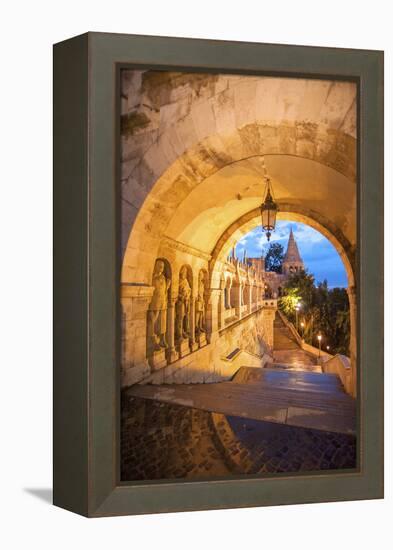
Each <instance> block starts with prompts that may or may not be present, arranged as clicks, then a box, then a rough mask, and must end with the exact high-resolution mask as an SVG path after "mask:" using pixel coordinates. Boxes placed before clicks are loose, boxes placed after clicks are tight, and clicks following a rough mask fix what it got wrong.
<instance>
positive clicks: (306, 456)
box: [121, 393, 356, 481]
mask: <svg viewBox="0 0 393 550" xmlns="http://www.w3.org/2000/svg"><path fill="white" fill-rule="evenodd" d="M227 421H228V424H229V426H230V429H232V431H233V436H234V438H236V439H237V440H238V442H239V445H237V446H236V448H235V446H234V451H233V452H238V449H239V446H240V448H243V449H246V450H247V456H248V457H249V458H248V460H247V464H245V465H244V468H243V470H241V469H240V473H250V474H251V473H261V474H270V473H275V472H277V473H278V472H299V471H310V470H330V469H337V468H354V467H355V464H356V440H355V437H353V436H350V435H343V434H333V433H329V432H321V431H319V430H310V429H304V428H294V427H291V426H286V425H279V424H273V423H269V422H263V421H257V420H249V419H244V418H239V417H227ZM231 452H232V451H231V449H229V451H228V449H223V445H222V441H220V440H219V438H218V436H217V432H216V430H215V428H214V424H213V421H212V415H211V413H209V412H207V411H202V410H198V409H193V408H190V407H186V406H181V405H173V404H168V403H161V402H159V401H153V400H149V399H143V398H139V397H132V396H127V394H125V393H124V394H123V396H122V420H121V479H122V480H124V481H126V480H128V481H132V480H147V479H151V480H154V479H174V478H192V479H198V478H199V479H202V478H214V477H225V476H228V475H230V474H231V473H235V472H237V473H239V467H238V466H239V461H238V458H239V457H238V456H237V457H232V456H231ZM232 459H233V460H232ZM235 459H236V461H237V468H235V467H234V464H235ZM240 466H241V463H240Z"/></svg>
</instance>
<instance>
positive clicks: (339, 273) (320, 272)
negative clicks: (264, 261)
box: [236, 220, 348, 288]
mask: <svg viewBox="0 0 393 550" xmlns="http://www.w3.org/2000/svg"><path fill="white" fill-rule="evenodd" d="M291 227H292V230H293V233H294V235H295V239H296V242H297V245H298V248H299V252H300V255H301V256H302V259H303V262H304V264H305V267H306V268H307V269H308V271H309V273H312V274H313V275H314V277H315V281H316V282H320V281H323V280H324V279H327V282H328V285H329V287H330V288H334V287H347V286H348V283H347V275H346V273H345V268H344V265H343V263H342V261H341V258H340V256H339V255H338V252H337V251H336V249H335V248H334V246H333V245H332V244H331V243H330V241H328V240H327V239H326V237H324V236H323V235H322V234H321V233H319V231H316V230H315V229H313V228H312V227H310V226H309V225H306V224H304V223H295V222H288V221H284V220H280V221H278V222H277V224H276V229H275V231H273V233H272V236H271V238H270V242H271V243H274V242H279V243H280V244H282V245H283V247H284V252H286V249H287V242H288V237H289V231H290V228H291ZM267 249H268V242H267V238H266V234H265V233H263V232H262V229H261V228H260V227H257V228H256V229H254V230H253V231H250V233H247V235H245V236H244V237H243V238H242V239H241V240H240V241H239V242H238V243H237V245H236V255H237V256H238V257H239V258H242V257H243V254H244V250H247V256H248V257H249V258H252V257H258V256H260V255H261V253H262V252H263V254H264V255H266V251H267Z"/></svg>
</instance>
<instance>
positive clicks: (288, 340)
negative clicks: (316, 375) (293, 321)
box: [273, 312, 322, 372]
mask: <svg viewBox="0 0 393 550" xmlns="http://www.w3.org/2000/svg"><path fill="white" fill-rule="evenodd" d="M273 366H274V367H279V368H281V369H288V370H300V371H302V370H303V371H309V372H322V369H321V367H320V366H319V365H318V364H317V357H315V356H314V355H312V354H311V353H308V352H306V351H304V350H303V349H302V348H301V347H300V344H299V342H298V341H297V340H296V337H295V335H294V334H293V332H292V331H291V330H290V329H289V328H288V326H287V325H286V324H285V323H284V321H283V319H282V317H281V315H280V314H279V313H278V312H277V313H276V318H275V320H274V324H273Z"/></svg>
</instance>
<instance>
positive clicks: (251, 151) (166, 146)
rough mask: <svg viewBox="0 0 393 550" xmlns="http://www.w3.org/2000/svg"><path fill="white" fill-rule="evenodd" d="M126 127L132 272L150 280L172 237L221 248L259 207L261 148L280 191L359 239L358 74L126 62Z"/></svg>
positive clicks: (126, 223)
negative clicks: (340, 77)
mask: <svg viewBox="0 0 393 550" xmlns="http://www.w3.org/2000/svg"><path fill="white" fill-rule="evenodd" d="M121 127H122V163H121V184H122V187H121V199H122V201H121V205H122V212H121V219H122V230H121V235H122V252H123V270H122V273H123V275H122V277H123V280H127V281H128V280H130V281H133V280H135V281H140V282H144V281H145V282H146V281H149V280H150V278H151V272H152V269H153V265H154V260H155V257H156V255H157V252H158V249H159V246H160V241H161V239H162V237H163V236H164V235H167V236H168V237H172V238H173V239H176V240H179V241H183V242H184V243H185V244H191V245H192V246H194V247H195V248H199V249H202V250H203V251H208V252H209V253H210V252H211V251H212V250H213V248H214V246H215V243H216V242H217V240H218V239H219V237H220V235H221V234H222V233H223V232H224V231H225V230H226V228H228V227H229V226H230V224H231V223H233V221H234V220H236V219H238V218H239V217H241V216H242V215H243V214H245V213H246V212H249V211H252V210H253V209H254V208H256V207H257V206H259V204H260V202H261V200H262V195H263V187H262V185H261V160H260V158H261V156H265V158H266V165H267V169H268V172H269V175H270V176H271V177H272V180H273V186H274V191H275V193H276V198H277V199H278V200H279V201H281V200H282V201H287V202H291V201H292V202H293V203H295V206H296V204H299V203H301V204H302V205H303V207H305V206H307V208H309V209H311V210H313V212H314V211H315V212H316V214H317V215H319V216H321V218H323V217H324V216H325V217H327V218H326V219H327V221H328V222H329V223H331V225H332V226H335V227H337V228H338V230H339V231H340V232H341V234H343V235H344V236H345V239H347V240H348V241H349V242H350V243H351V246H352V245H353V244H354V241H355V225H356V223H355V222H356V220H355V183H354V182H355V181H356V85H355V84H354V83H351V82H334V81H324V80H316V79H315V80H307V79H297V78H295V79H291V78H277V77H252V76H249V77H248V76H247V77H246V76H239V75H214V74H197V73H194V74H182V73H171V72H165V71H161V72H160V71H126V72H125V73H124V78H123V79H122V124H121ZM247 159H248V160H247ZM238 194H240V195H241V198H240V200H239V198H238V197H237V195H238Z"/></svg>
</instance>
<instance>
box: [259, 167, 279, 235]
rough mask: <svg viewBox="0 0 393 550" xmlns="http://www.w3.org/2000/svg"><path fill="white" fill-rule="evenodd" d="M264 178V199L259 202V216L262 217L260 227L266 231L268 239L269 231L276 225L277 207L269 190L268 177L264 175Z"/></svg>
mask: <svg viewBox="0 0 393 550" xmlns="http://www.w3.org/2000/svg"><path fill="white" fill-rule="evenodd" d="M265 180H266V193H265V200H264V201H263V203H262V204H261V218H262V229H263V231H266V236H267V240H268V241H270V236H271V232H272V231H274V229H275V227H276V217H277V211H278V207H277V204H276V203H275V202H274V200H273V197H272V194H271V190H270V179H269V178H268V177H265Z"/></svg>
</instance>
